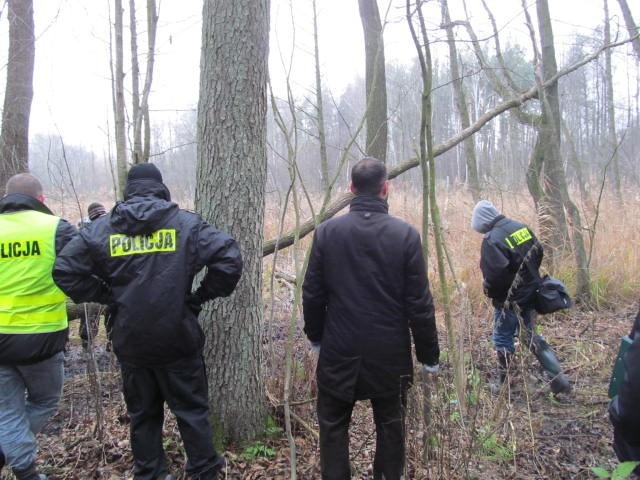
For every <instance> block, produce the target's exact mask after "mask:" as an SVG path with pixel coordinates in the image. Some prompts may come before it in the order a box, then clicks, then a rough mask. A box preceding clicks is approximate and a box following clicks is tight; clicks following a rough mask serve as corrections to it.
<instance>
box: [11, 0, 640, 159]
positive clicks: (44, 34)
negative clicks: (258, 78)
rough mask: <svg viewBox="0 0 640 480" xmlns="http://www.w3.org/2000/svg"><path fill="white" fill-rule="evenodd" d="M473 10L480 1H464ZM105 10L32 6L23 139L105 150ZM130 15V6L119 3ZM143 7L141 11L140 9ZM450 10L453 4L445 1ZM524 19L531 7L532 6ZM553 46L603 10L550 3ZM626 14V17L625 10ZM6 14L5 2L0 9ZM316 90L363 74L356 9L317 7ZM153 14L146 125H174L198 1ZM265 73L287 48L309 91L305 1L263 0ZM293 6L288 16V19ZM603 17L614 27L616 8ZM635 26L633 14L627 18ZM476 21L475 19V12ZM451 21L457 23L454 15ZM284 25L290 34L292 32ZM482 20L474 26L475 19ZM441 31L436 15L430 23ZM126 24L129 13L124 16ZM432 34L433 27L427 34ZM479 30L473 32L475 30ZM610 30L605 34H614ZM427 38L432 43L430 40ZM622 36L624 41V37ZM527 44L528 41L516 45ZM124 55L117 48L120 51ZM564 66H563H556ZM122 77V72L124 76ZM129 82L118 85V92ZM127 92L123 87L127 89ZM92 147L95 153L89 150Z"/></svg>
mask: <svg viewBox="0 0 640 480" xmlns="http://www.w3.org/2000/svg"><path fill="white" fill-rule="evenodd" d="M467 2H468V4H469V5H470V8H479V6H480V1H479V0H467ZM109 3H110V2H93V1H91V2H89V1H86V0H40V1H38V0H35V1H34V9H35V25H36V37H37V40H36V68H35V85H34V87H35V94H34V100H33V106H32V114H31V128H30V132H31V135H32V136H33V135H35V134H37V133H54V134H58V133H59V134H60V135H62V137H63V138H64V139H65V142H66V143H69V144H71V143H72V144H80V145H85V146H87V147H93V148H99V149H104V148H106V147H101V146H100V145H106V138H107V135H106V130H107V127H108V126H110V125H112V123H113V120H112V116H113V114H112V110H111V94H110V73H109V17H108V16H109V12H108V5H109ZM123 3H125V4H127V5H128V2H123ZM138 3H144V2H138ZM450 3H451V9H452V11H454V12H455V5H456V4H457V3H459V0H450ZM488 3H489V5H490V6H491V5H493V7H492V8H493V12H494V15H495V16H496V19H497V21H498V24H499V27H500V28H502V29H503V34H504V35H505V40H506V39H507V38H509V37H511V38H512V39H513V38H525V39H526V38H528V33H527V32H526V28H525V26H524V24H523V21H522V17H521V15H519V13H520V11H521V6H520V5H521V2H520V0H491V1H489V2H488ZM529 3H530V8H531V10H530V11H531V14H532V16H535V2H534V1H530V2H529ZM549 3H550V9H551V14H552V17H553V19H554V33H555V36H556V42H557V43H558V44H562V43H564V42H566V41H568V40H569V39H570V38H571V37H572V36H573V32H575V31H578V32H580V33H583V34H590V33H591V32H592V31H593V29H594V28H595V27H597V25H599V24H600V23H601V22H602V18H603V7H602V0H550V2H549ZM630 3H632V6H631V8H632V9H634V5H633V2H630ZM2 4H4V2H2ZM317 4H318V14H319V29H320V39H321V40H320V41H321V45H320V49H321V51H320V57H321V64H322V71H323V81H324V83H325V85H326V86H327V87H328V88H330V89H331V90H332V91H333V92H334V94H340V93H341V92H342V90H343V89H344V88H345V87H346V86H347V84H348V83H349V82H350V81H351V80H352V79H354V78H355V77H356V76H358V75H360V76H362V75H363V72H364V46H363V40H362V27H361V24H360V19H359V13H358V2H357V0H317ZM158 5H159V8H160V16H159V28H158V35H157V57H156V66H155V72H154V81H153V92H152V94H151V97H150V105H151V108H152V109H153V110H155V111H156V112H155V113H154V118H160V117H162V118H166V119H169V118H174V117H175V116H176V113H175V112H176V111H178V112H179V111H183V110H188V109H194V108H196V104H197V96H198V82H199V79H198V77H199V61H200V35H201V20H200V17H201V14H202V0H180V1H176V0H158ZM271 5H272V6H271V8H272V13H271V30H272V33H271V44H270V51H271V57H270V70H271V78H272V81H273V83H274V85H276V88H277V84H280V83H281V82H282V79H283V78H284V74H283V70H284V67H283V60H282V59H283V58H284V63H285V64H286V63H288V62H289V57H290V55H291V48H292V45H293V44H294V42H295V49H294V60H293V70H292V79H293V85H294V88H296V89H300V91H301V92H302V91H303V90H304V89H306V88H310V87H311V86H312V84H313V67H312V61H313V57H312V54H313V43H312V37H311V34H312V28H313V26H312V16H311V0H271ZM292 5H293V12H292V11H291V9H292ZM378 5H379V8H380V11H381V15H382V16H386V18H387V20H388V24H387V26H386V27H385V44H386V45H385V48H386V57H387V61H399V62H402V63H408V62H410V61H411V59H412V58H413V57H414V53H413V51H414V49H413V45H412V43H411V40H410V37H409V33H408V30H407V27H406V23H405V21H404V0H392V1H391V4H389V3H388V0H379V1H378ZM609 8H610V10H611V15H613V16H616V17H617V19H616V20H615V22H616V23H620V24H622V20H621V19H620V18H619V17H620V16H619V13H618V6H617V2H616V1H615V0H609ZM633 13H634V15H635V17H636V19H637V18H638V17H639V16H640V11H638V8H637V7H635V9H634V11H633ZM478 14H480V11H478ZM6 16H7V14H6V11H2V12H1V13H0V38H2V39H7V38H8V35H7V30H8V25H7V24H8V22H7V19H6ZM452 17H453V19H456V18H461V17H460V16H459V15H458V16H456V15H455V13H454V14H452ZM292 18H293V22H294V23H295V25H296V28H295V30H294V29H292V27H291V24H292ZM478 18H480V16H479V17H478ZM138 20H139V29H138V32H139V34H144V22H145V19H144V11H141V12H140V13H139V18H138ZM436 21H439V15H437V17H436ZM125 23H128V12H125ZM436 26H437V25H435V24H434V25H433V27H434V28H435V27H436ZM474 26H475V27H476V28H479V26H480V23H478V24H477V25H474ZM616 28H617V26H616V25H613V23H612V29H613V30H614V32H615V30H616ZM434 35H435V34H434ZM624 35H626V34H624ZM523 41H526V40H523ZM2 45H3V47H2V51H0V97H2V95H3V91H4V85H5V73H6V53H7V52H6V49H7V45H8V42H7V41H6V40H3V41H2ZM127 48H128V43H127V40H125V49H127ZM559 63H560V64H562V62H561V61H560V62H559ZM125 68H126V67H125ZM126 81H127V80H125V82H126ZM126 85H128V83H126ZM96 146H97V147H96Z"/></svg>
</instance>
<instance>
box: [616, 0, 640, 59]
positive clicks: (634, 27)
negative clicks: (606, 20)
mask: <svg viewBox="0 0 640 480" xmlns="http://www.w3.org/2000/svg"><path fill="white" fill-rule="evenodd" d="M618 4H619V5H620V10H622V16H623V17H624V23H625V24H626V26H627V31H628V32H629V38H633V41H632V42H631V44H632V45H633V51H634V52H635V54H636V58H637V59H638V61H640V36H639V35H638V34H639V33H640V29H639V28H638V24H636V22H635V21H634V20H633V16H632V15H631V9H630V8H629V4H628V3H627V0H618ZM636 6H637V5H636Z"/></svg>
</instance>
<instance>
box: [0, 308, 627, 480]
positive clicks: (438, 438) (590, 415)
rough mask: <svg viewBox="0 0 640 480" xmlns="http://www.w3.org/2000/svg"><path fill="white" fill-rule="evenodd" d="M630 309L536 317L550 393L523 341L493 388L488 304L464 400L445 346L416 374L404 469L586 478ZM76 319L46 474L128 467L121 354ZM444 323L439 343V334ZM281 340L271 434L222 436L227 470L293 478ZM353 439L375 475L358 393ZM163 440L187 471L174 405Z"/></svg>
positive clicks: (604, 463) (601, 449)
mask: <svg viewBox="0 0 640 480" xmlns="http://www.w3.org/2000/svg"><path fill="white" fill-rule="evenodd" d="M487 312H488V309H487ZM633 314H634V312H632V311H631V309H628V310H624V311H622V310H619V311H604V312H603V311H600V312H595V311H579V310H577V309H572V311H570V312H569V313H566V314H561V315H551V316H547V317H545V318H544V319H543V320H541V321H540V330H541V333H542V334H543V335H544V336H545V337H546V338H547V339H548V340H549V341H550V343H551V345H552V347H553V348H554V350H555V351H556V353H557V356H558V358H559V359H560V360H561V361H562V363H563V365H564V367H565V369H566V372H567V374H568V375H569V377H570V379H571V383H572V385H573V391H572V392H571V393H569V394H567V395H560V396H559V397H557V398H556V397H554V396H552V395H551V394H550V393H549V388H548V384H547V383H546V381H545V379H544V377H543V376H542V374H541V373H540V371H539V369H538V368H537V364H536V363H535V359H534V358H533V357H532V355H531V354H530V353H528V352H524V351H522V349H521V350H520V351H519V352H518V354H517V356H516V363H517V364H518V366H517V369H516V371H515V372H514V375H513V378H512V379H511V383H510V387H509V388H503V389H498V390H497V391H496V389H495V388H491V383H492V381H493V380H494V379H495V366H494V357H493V353H492V351H491V344H490V337H489V327H488V325H489V323H488V322H489V317H488V315H489V313H487V319H486V321H485V319H479V320H478V321H477V323H478V324H477V325H472V326H471V327H470V328H469V332H468V338H467V339H466V340H465V344H468V345H470V347H468V348H467V351H465V362H466V365H467V379H468V381H467V398H468V399H469V404H468V408H467V410H466V412H465V413H464V414H463V413H462V412H461V410H460V408H459V405H458V402H457V401H456V400H455V399H456V396H455V394H454V389H453V380H452V372H451V365H450V363H449V362H448V360H447V355H448V354H447V350H446V348H445V349H443V350H444V353H443V358H442V361H441V364H442V369H441V372H440V373H439V374H438V376H437V377H436V378H435V380H434V379H433V378H432V380H430V385H425V384H422V383H420V382H418V383H417V385H416V386H415V387H414V388H413V389H412V391H411V395H410V398H409V404H408V414H407V458H408V462H407V478H410V479H458V478H460V479H462V478H478V479H588V478H596V477H595V475H594V474H593V473H592V472H591V471H590V468H591V467H604V468H605V469H607V470H612V469H613V468H614V467H615V466H616V465H617V464H618V462H617V460H616V458H615V455H614V453H613V450H612V448H611V438H612V429H611V426H610V424H609V421H608V415H607V405H608V398H607V388H608V383H609V378H610V374H611V367H612V365H613V361H614V358H615V355H616V352H617V349H618V345H619V341H620V337H621V335H624V334H626V333H627V332H628V330H629V329H630V326H631V324H632V317H633ZM479 330H481V331H479ZM76 331H77V321H76V322H73V323H72V325H71V332H72V333H71V339H70V342H69V347H68V351H67V354H66V363H65V368H66V375H67V378H66V381H65V388H64V395H63V399H62V402H61V404H60V408H59V410H58V412H57V413H56V414H55V415H54V416H53V417H52V419H51V421H50V422H49V423H48V425H47V426H46V427H45V430H44V431H43V432H42V433H41V434H40V435H39V437H38V441H39V445H40V452H39V455H38V462H39V464H40V465H41V471H42V472H44V473H47V474H48V475H49V479H50V480H63V479H66V480H76V479H83V480H84V479H113V480H115V479H128V478H132V474H131V465H132V457H131V449H130V444H129V425H128V417H127V413H126V409H125V406H124V403H123V400H122V395H121V394H120V376H119V369H118V365H117V361H116V360H115V357H114V356H113V355H112V354H111V353H110V352H108V351H107V350H106V348H105V341H104V338H103V334H101V335H99V336H98V338H97V339H96V344H95V346H94V347H93V350H92V352H93V353H92V355H93V358H94V359H95V360H96V362H95V364H94V363H93V362H92V361H91V360H90V357H89V356H88V355H87V354H85V353H84V352H83V350H82V348H81V346H80V340H79V338H78V337H77V335H76V334H75V332H76ZM101 331H102V329H101ZM443 333H444V332H443V331H442V332H441V345H444V344H445V339H444V338H443V337H444V335H443ZM280 336H281V337H283V335H280ZM275 337H277V335H276V336H275ZM275 337H272V338H275ZM284 343H285V339H284V338H281V341H280V343H278V342H274V343H273V344H272V345H271V346H270V347H269V348H270V349H271V351H270V352H266V351H265V357H266V358H267V361H266V362H265V368H266V369H267V373H268V375H267V378H269V380H268V381H267V384H266V388H267V391H268V393H269V398H271V399H272V401H271V415H272V418H273V420H274V422H273V426H272V428H270V429H269V432H268V433H269V435H267V436H265V437H264V438H263V439H261V440H260V441H259V442H257V443H254V444H252V445H250V446H244V447H243V448H241V447H237V446H235V447H234V446H230V447H228V448H227V450H226V451H225V452H224V453H225V456H226V458H227V469H226V477H225V478H228V479H244V480H253V479H285V478H292V477H291V464H292V461H291V455H290V444H289V440H288V439H287V437H286V435H285V434H284V424H285V423H284V420H283V418H284V417H283V411H282V408H281V407H280V406H277V405H274V404H275V403H277V401H275V400H273V399H274V398H279V397H280V396H281V395H280V394H279V393H278V392H282V379H281V377H283V376H284V375H283V374H282V369H283V366H282V365H281V364H278V361H280V362H281V361H282V358H283V357H284V355H278V354H276V355H273V356H272V354H273V350H276V351H278V350H279V351H281V352H283V351H284ZM274 358H279V359H280V360H278V361H276V360H273V359H274ZM295 358H296V362H297V367H296V371H297V372H298V373H297V374H296V375H295V378H296V379H297V382H298V383H297V385H296V386H295V388H294V389H293V395H294V396H295V397H296V400H303V401H300V402H298V403H299V405H298V404H297V405H296V406H295V407H292V408H293V411H294V412H295V414H296V417H297V418H296V419H294V420H293V423H292V425H293V426H292V429H293V435H294V438H295V454H296V456H295V458H296V460H295V465H296V473H297V478H299V479H302V480H306V479H318V478H320V475H319V468H318V453H317V452H318V445H317V424H316V420H315V411H314V404H313V401H312V400H313V395H314V393H315V390H314V388H315V387H314V382H313V369H314V363H315V358H314V357H313V354H311V353H310V352H308V351H307V345H306V342H304V340H303V339H301V338H300V339H299V341H298V342H297V345H296V355H295ZM269 359H271V360H269ZM91 365H97V367H98V368H97V372H98V373H97V374H96V373H95V370H94V369H93V368H89V367H91ZM276 372H277V373H276ZM428 392H430V393H428ZM425 393H426V395H425ZM305 399H306V400H308V401H304V400H305ZM425 399H428V400H429V403H430V405H431V410H430V412H431V415H430V416H431V426H430V427H429V428H428V429H425V426H424V425H425V424H424V421H423V420H424V417H423V411H424V404H425ZM351 441H352V445H351V456H352V458H353V467H354V475H353V478H354V479H363V480H364V479H370V478H372V475H371V462H372V457H373V452H374V449H375V434H374V432H373V421H372V418H371V413H370V408H369V406H368V404H366V403H364V402H361V403H359V404H358V405H357V407H356V410H355V412H354V418H353V423H352V427H351ZM425 443H429V444H431V445H434V447H433V448H432V450H431V452H432V456H431V458H432V459H431V460H429V461H424V460H423V458H424V457H423V452H424V450H423V446H424V445H425ZM164 447H165V450H166V452H167V455H168V457H169V459H170V464H171V471H172V473H174V475H176V476H177V478H183V476H182V475H183V474H182V467H183V465H184V451H183V449H182V444H181V441H180V437H179V433H178V429H177V426H176V422H175V419H174V418H173V416H171V415H170V414H168V415H167V420H166V422H165V442H164ZM12 478H13V477H12V476H11V475H10V473H9V472H8V471H7V469H4V470H3V471H2V473H1V474H0V479H2V480H9V479H12Z"/></svg>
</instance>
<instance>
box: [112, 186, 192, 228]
mask: <svg viewBox="0 0 640 480" xmlns="http://www.w3.org/2000/svg"><path fill="white" fill-rule="evenodd" d="M170 198H171V196H170V194H169V190H168V189H167V187H166V186H165V185H164V184H163V183H159V182H155V181H149V180H137V181H134V182H128V183H127V187H126V189H125V199H126V200H125V201H124V202H119V203H117V204H116V206H115V207H113V210H111V217H110V222H111V225H112V226H113V228H114V229H116V231H119V232H122V233H126V234H127V235H140V234H147V233H151V232H154V231H156V230H158V229H159V228H161V227H162V226H163V225H166V219H167V218H168V217H169V216H172V215H176V214H177V213H178V211H179V208H178V205H176V204H175V203H173V202H171V201H170Z"/></svg>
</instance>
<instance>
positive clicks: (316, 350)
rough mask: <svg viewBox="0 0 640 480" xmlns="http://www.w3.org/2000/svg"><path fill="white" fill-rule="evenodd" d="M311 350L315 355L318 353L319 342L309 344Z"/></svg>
mask: <svg viewBox="0 0 640 480" xmlns="http://www.w3.org/2000/svg"><path fill="white" fill-rule="evenodd" d="M311 350H313V351H314V352H315V353H320V342H311Z"/></svg>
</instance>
